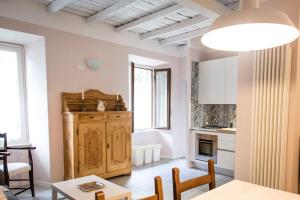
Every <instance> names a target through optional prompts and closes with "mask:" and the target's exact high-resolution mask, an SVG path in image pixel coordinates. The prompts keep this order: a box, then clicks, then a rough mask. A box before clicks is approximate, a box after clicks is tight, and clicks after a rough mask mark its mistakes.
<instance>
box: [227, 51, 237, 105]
mask: <svg viewBox="0 0 300 200" xmlns="http://www.w3.org/2000/svg"><path fill="white" fill-rule="evenodd" d="M238 62H239V61H238V57H237V56H235V57H229V58H226V59H225V63H226V74H225V92H224V93H225V104H236V100H237V77H238Z"/></svg>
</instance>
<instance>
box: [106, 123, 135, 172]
mask: <svg viewBox="0 0 300 200" xmlns="http://www.w3.org/2000/svg"><path fill="white" fill-rule="evenodd" d="M106 133H107V148H108V149H107V171H108V172H113V171H118V170H122V169H127V168H130V167H131V160H130V159H131V158H130V153H131V123H130V122H118V121H116V122H108V123H107V132H106Z"/></svg>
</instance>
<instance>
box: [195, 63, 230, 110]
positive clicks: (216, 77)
mask: <svg viewBox="0 0 300 200" xmlns="http://www.w3.org/2000/svg"><path fill="white" fill-rule="evenodd" d="M222 61H223V60H222V59H221V60H211V61H207V62H202V63H200V65H199V87H198V88H199V92H198V102H199V104H224V101H225V85H224V82H225V76H224V74H225V73H226V65H225V63H224V62H222Z"/></svg>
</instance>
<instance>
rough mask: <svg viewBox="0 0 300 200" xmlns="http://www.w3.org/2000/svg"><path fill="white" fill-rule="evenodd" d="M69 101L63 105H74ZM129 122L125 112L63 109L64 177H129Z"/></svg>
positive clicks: (129, 115) (130, 121)
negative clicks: (124, 175)
mask: <svg viewBox="0 0 300 200" xmlns="http://www.w3.org/2000/svg"><path fill="white" fill-rule="evenodd" d="M93 94H94V93H93ZM101 95H102V94H101ZM101 95H100V96H101ZM94 96H95V95H93V97H94ZM102 96H103V95H102ZM102 96H101V97H102ZM86 98H88V96H87V97H86ZM119 98H120V97H119ZM70 102H71V103H68V102H65V103H64V104H63V105H68V104H72V103H73V102H75V103H76V101H73V100H72V101H70ZM75 106H77V105H74V107H75ZM70 107H72V105H71V106H70ZM131 123H132V114H131V112H127V111H104V112H97V111H85V112H80V111H78V110H74V111H70V110H66V109H65V108H64V107H63V125H64V126H63V127H64V170H65V171H64V172H65V173H64V178H65V179H73V178H77V177H82V176H88V175H97V176H100V177H102V178H108V177H113V176H118V175H122V174H130V173H131V170H132V169H131V132H132V127H131Z"/></svg>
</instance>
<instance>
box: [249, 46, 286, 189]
mask: <svg viewBox="0 0 300 200" xmlns="http://www.w3.org/2000/svg"><path fill="white" fill-rule="evenodd" d="M254 54H255V56H254V76H253V77H254V81H253V101H252V102H253V105H252V125H251V127H252V130H251V133H252V135H251V138H252V139H251V173H250V179H251V182H253V183H255V184H259V185H263V186H266V187H271V188H276V189H282V190H284V189H285V170H286V169H285V168H286V152H287V151H286V149H287V148H286V142H287V125H288V107H289V89H290V72H291V46H290V45H286V46H281V47H277V48H272V49H267V50H261V51H257V52H255V53H254Z"/></svg>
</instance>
